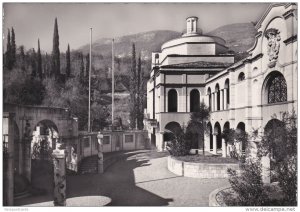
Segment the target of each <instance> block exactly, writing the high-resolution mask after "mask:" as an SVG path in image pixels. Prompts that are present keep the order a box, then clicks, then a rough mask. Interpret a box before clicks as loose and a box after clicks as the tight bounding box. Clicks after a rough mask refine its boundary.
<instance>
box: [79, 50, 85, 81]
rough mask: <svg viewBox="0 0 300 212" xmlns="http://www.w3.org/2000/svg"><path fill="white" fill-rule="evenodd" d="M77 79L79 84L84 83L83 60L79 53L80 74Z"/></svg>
mask: <svg viewBox="0 0 300 212" xmlns="http://www.w3.org/2000/svg"><path fill="white" fill-rule="evenodd" d="M79 81H80V83H81V85H83V84H84V62H83V55H82V53H81V54H80V74H79Z"/></svg>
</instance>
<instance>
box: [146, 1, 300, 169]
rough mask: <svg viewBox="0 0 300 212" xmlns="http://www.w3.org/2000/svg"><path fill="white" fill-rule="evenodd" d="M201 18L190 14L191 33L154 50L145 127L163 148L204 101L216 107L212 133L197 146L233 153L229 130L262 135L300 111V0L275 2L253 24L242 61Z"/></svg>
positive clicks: (195, 147)
mask: <svg viewBox="0 0 300 212" xmlns="http://www.w3.org/2000/svg"><path fill="white" fill-rule="evenodd" d="M197 20H198V19H197V17H189V18H187V19H186V24H187V31H186V33H185V34H184V35H183V36H182V37H180V38H178V39H174V40H171V41H168V42H166V43H165V44H163V45H162V47H161V52H159V53H153V54H152V70H151V75H150V79H149V81H148V83H147V110H146V114H145V116H146V119H145V123H146V128H147V130H148V134H149V138H150V139H151V142H152V144H153V145H155V146H156V147H157V149H158V150H163V149H165V143H166V141H168V139H169V137H168V132H169V131H175V130H176V129H177V128H179V127H183V128H184V127H186V126H187V123H188V122H189V120H190V113H191V112H193V111H195V109H196V108H198V107H199V105H200V102H202V101H204V102H205V103H206V105H207V106H209V108H210V110H211V116H210V120H208V122H207V126H208V128H209V131H210V133H209V135H207V136H206V137H205V139H204V140H205V141H204V145H203V143H201V140H202V139H198V140H199V141H198V142H195V143H193V144H192V148H193V149H194V150H197V149H198V150H200V149H202V148H203V146H204V148H205V151H208V152H211V153H212V154H222V155H223V157H227V155H228V152H229V149H228V148H229V147H228V146H226V144H225V141H224V139H222V137H221V132H222V131H223V130H224V129H229V128H233V129H239V130H241V131H246V132H248V133H251V132H252V131H258V132H260V133H263V131H264V128H265V127H266V126H267V125H268V123H269V122H270V121H274V117H277V119H279V120H280V117H281V116H282V114H283V113H284V112H291V111H292V110H295V111H296V112H297V94H298V92H297V75H298V73H297V5H296V4H294V3H276V4H272V5H270V6H269V8H268V9H267V10H266V12H265V13H264V14H263V15H262V17H261V18H260V19H259V21H258V22H257V24H256V26H255V28H256V30H257V33H256V36H255V44H254V46H253V47H252V48H251V49H249V50H248V53H249V55H250V56H248V57H247V58H245V59H243V60H241V61H237V62H235V61H234V55H233V54H231V53H230V51H229V49H228V48H227V47H226V44H225V41H224V40H223V39H221V38H218V37H212V36H205V35H201V31H200V30H199V29H198V26H197ZM253 143H255V141H253ZM239 148H240V149H239V151H243V150H244V149H243V148H244V145H241V146H240V147H239ZM265 165H266V166H268V164H265Z"/></svg>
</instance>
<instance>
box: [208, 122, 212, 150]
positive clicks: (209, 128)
mask: <svg viewBox="0 0 300 212" xmlns="http://www.w3.org/2000/svg"><path fill="white" fill-rule="evenodd" d="M207 129H208V133H209V150H212V149H213V130H212V126H211V123H210V122H208V124H207Z"/></svg>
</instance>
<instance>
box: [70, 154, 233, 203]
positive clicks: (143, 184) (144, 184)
mask: <svg viewBox="0 0 300 212" xmlns="http://www.w3.org/2000/svg"><path fill="white" fill-rule="evenodd" d="M127 154H128V158H127V159H124V160H121V161H119V162H117V163H115V164H114V165H112V166H111V167H109V168H108V169H107V170H106V172H105V174H103V175H98V174H88V175H77V176H68V178H67V191H68V193H67V196H68V198H74V197H80V196H81V197H82V196H99V195H100V196H104V197H109V198H110V199H111V202H110V203H109V204H108V205H112V206H168V205H169V206H208V196H209V194H210V192H212V191H213V190H215V189H216V188H219V187H222V186H226V185H229V183H228V181H227V180H226V179H195V178H187V177H181V176H177V175H175V174H173V173H171V172H169V171H168V169H167V153H158V152H154V151H148V150H140V151H134V152H129V153H127ZM81 199H84V198H81ZM77 204H78V203H77ZM79 205H80V204H79ZM91 206H93V205H91ZM95 206H96V205H95Z"/></svg>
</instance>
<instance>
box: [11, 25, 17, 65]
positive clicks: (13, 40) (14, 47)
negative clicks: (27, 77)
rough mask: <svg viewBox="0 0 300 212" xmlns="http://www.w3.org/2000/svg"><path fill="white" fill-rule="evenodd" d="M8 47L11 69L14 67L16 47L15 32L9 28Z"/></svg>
mask: <svg viewBox="0 0 300 212" xmlns="http://www.w3.org/2000/svg"><path fill="white" fill-rule="evenodd" d="M10 45H11V46H10V47H11V49H10V50H11V52H10V54H11V55H10V57H11V67H14V65H15V63H16V51H17V46H16V38H15V31H14V28H13V27H12V28H11V42H10Z"/></svg>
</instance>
